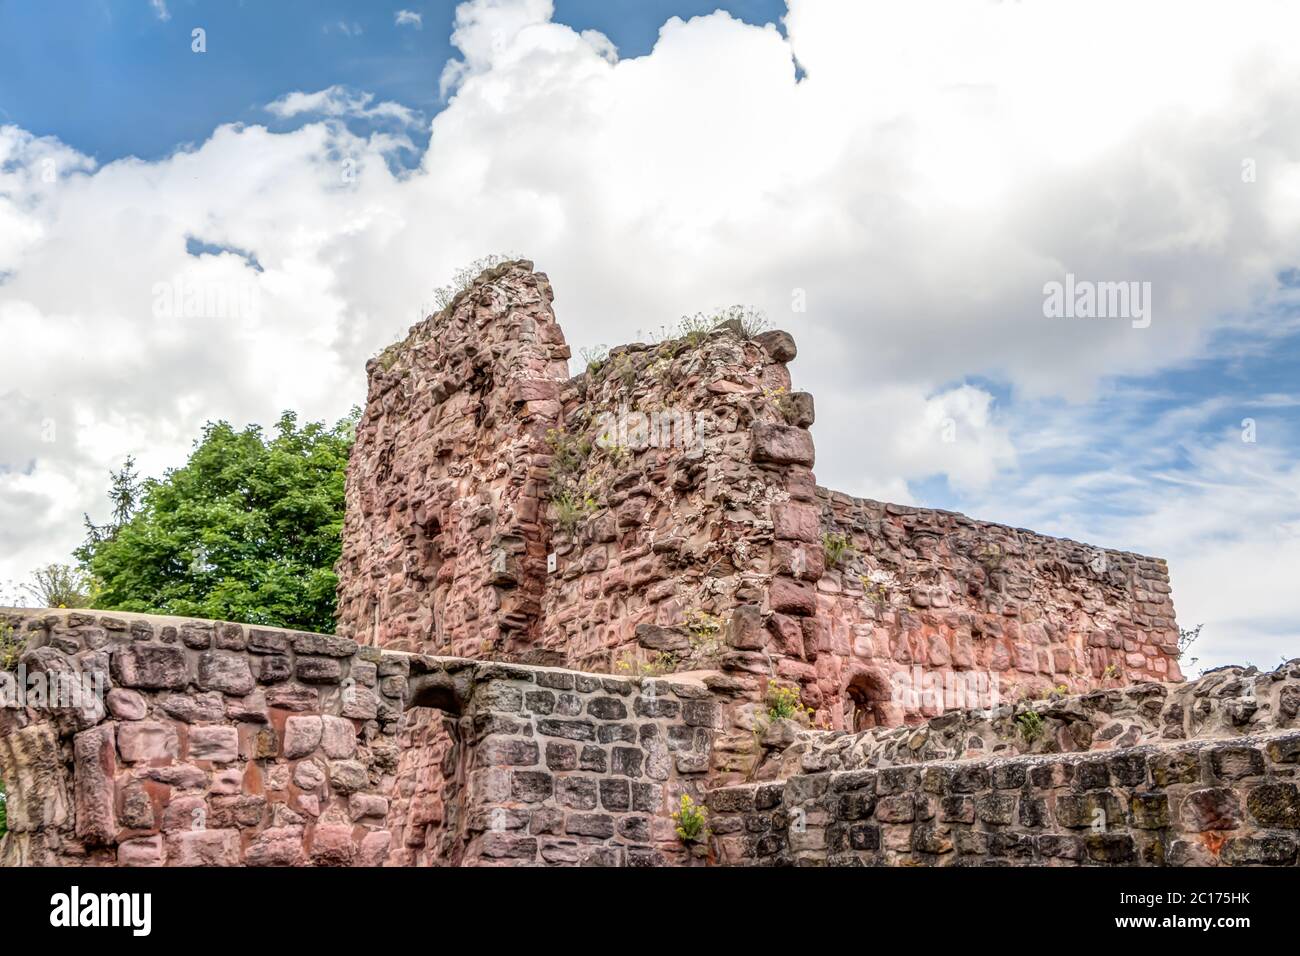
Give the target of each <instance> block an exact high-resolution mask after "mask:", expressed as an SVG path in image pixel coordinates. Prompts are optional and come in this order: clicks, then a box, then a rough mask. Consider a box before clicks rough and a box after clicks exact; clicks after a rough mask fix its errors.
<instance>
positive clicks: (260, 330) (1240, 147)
mask: <svg viewBox="0 0 1300 956" xmlns="http://www.w3.org/2000/svg"><path fill="white" fill-rule="evenodd" d="M1297 26H1300V8H1297V7H1296V5H1295V4H1293V3H1287V2H1285V0H1277V2H1274V0H1244V2H1239V3H1234V4H1230V5H1229V4H1222V3H1214V2H1199V0H1192V2H1187V0H1183V2H1149V3H1143V4H1140V5H1139V4H1131V3H1121V2H1111V0H1087V2H1078V0H1054V2H1052V3H1044V2H1029V0H1026V2H1020V3H1010V2H982V0H962V2H957V0H947V2H935V3H930V4H900V3H876V2H867V0H789V2H788V4H787V3H785V2H780V0H738V2H733V3H719V2H717V0H711V2H696V0H637V2H632V0H626V2H610V0H603V2H598V0H571V2H565V0H556V2H554V3H552V2H550V0H471V2H466V3H462V4H459V5H456V4H453V3H449V2H444V3H433V2H430V3H402V4H393V5H384V4H382V3H374V2H367V3H345V2H340V0H322V2H306V0H282V2H278V3H275V4H262V3H251V2H244V3H231V2H215V0H213V2H208V0H153V2H150V0H138V2H125V0H124V2H119V3H107V2H85V0H67V2H63V3H60V4H30V3H21V4H20V3H13V2H10V0H0V582H6V581H10V582H14V581H21V580H23V579H25V578H26V577H27V576H28V574H29V573H30V571H31V570H32V569H34V568H36V567H38V566H41V565H43V564H47V563H49V562H52V561H67V560H69V555H70V552H71V550H72V549H73V548H74V547H75V546H76V545H77V544H79V543H80V541H81V540H82V538H83V528H82V515H83V513H84V512H89V513H90V515H91V517H92V518H94V519H95V520H100V521H102V520H103V519H104V518H105V517H106V516H107V511H108V503H107V499H106V497H105V492H106V490H107V483H108V475H109V471H110V470H111V469H113V468H115V467H117V466H118V465H119V464H120V463H121V461H122V460H123V459H124V458H125V457H126V456H127V455H134V456H135V457H136V459H137V462H138V467H139V468H140V470H141V471H142V472H143V473H144V474H148V475H155V476H157V475H161V474H162V473H163V471H164V469H166V468H168V467H175V466H179V465H181V464H183V463H184V461H185V458H186V455H187V452H188V450H189V449H190V447H191V443H192V442H193V440H194V439H195V437H197V435H198V434H199V433H200V430H201V428H202V425H203V423H204V422H206V421H208V420H217V419H224V420H227V421H230V422H231V423H232V424H235V425H236V426H242V425H244V424H247V423H250V422H258V423H263V424H267V425H269V424H271V423H273V422H274V421H275V420H276V419H277V418H278V417H279V413H280V411H282V410H284V409H293V410H295V411H297V412H298V413H299V414H300V416H302V417H304V418H308V419H326V420H335V419H337V418H339V417H341V416H342V415H343V414H345V413H346V412H347V411H348V409H349V408H350V407H351V406H352V405H354V404H359V403H361V402H363V401H364V398H365V375H364V364H365V361H366V359H367V358H368V357H369V356H371V355H373V354H375V353H376V352H378V351H379V350H380V349H382V348H383V347H384V346H385V345H387V344H388V343H390V342H392V341H394V340H396V339H397V338H399V337H400V336H401V335H402V334H403V333H404V331H405V329H406V328H407V327H408V326H409V325H411V324H412V323H413V322H415V321H417V320H418V319H419V318H420V316H421V315H422V313H423V312H424V311H425V310H426V307H427V306H428V304H429V303H430V302H431V300H432V290H433V289H434V288H435V287H437V286H439V285H441V284H443V283H445V282H447V281H448V279H449V277H450V276H451V275H452V273H453V272H454V271H455V270H456V269H457V268H459V267H461V266H463V265H465V264H466V263H468V262H470V261H472V260H474V259H477V258H479V257H481V256H484V255H487V254H492V253H504V254H518V255H524V256H527V257H528V258H531V259H533V260H534V261H535V262H536V263H537V265H538V267H539V268H541V269H543V270H545V271H546V272H547V273H548V274H549V275H550V277H551V279H552V282H553V284H554V287H555V289H556V301H555V308H556V312H557V315H558V317H559V319H560V321H561V323H562V325H563V327H564V329H565V332H566V335H567V337H568V339H569V341H570V343H571V345H572V346H573V347H574V352H575V354H577V353H578V351H579V349H580V348H582V347H583V346H591V345H596V344H601V343H603V344H616V343H619V342H624V341H632V340H635V339H637V338H638V337H642V336H643V334H644V333H643V332H642V330H649V329H658V328H660V327H662V326H665V325H671V324H673V323H674V322H675V321H676V319H677V318H678V317H679V316H681V315H683V314H692V313H695V312H697V311H701V310H708V309H711V308H715V307H721V306H726V305H730V304H733V303H744V304H748V305H752V306H755V307H758V308H761V309H763V310H764V311H765V312H766V313H767V314H768V316H769V317H770V318H771V319H772V322H773V324H774V325H776V326H778V327H782V328H785V329H787V330H788V331H790V332H791V333H792V334H793V335H794V337H795V339H796V341H797V342H798V344H799V356H798V358H797V359H796V360H795V362H794V363H793V365H792V372H793V375H794V380H795V385H796V387H799V388H804V389H807V390H809V391H812V392H813V393H814V395H815V397H816V401H817V414H818V420H817V423H816V425H815V426H814V428H813V433H814V437H815V439H816V442H817V458H818V461H817V468H816V471H817V476H818V480H819V481H820V482H821V483H822V484H824V485H828V486H830V487H834V488H837V489H840V490H843V491H846V492H849V493H852V494H857V495H863V496H869V497H875V498H883V499H885V500H891V501H897V502H903V503H910V504H917V505H923V506H928V507H941V508H950V509H954V510H960V511H963V512H966V513H968V514H972V515H974V516H976V517H980V518H984V519H988V520H993V521H1001V522H1006V523H1008V524H1012V525H1015V526H1017V527H1027V528H1033V529H1035V530H1037V531H1040V532H1043V533H1048V534H1056V535H1062V536H1066V537H1070V538H1075V539H1078V540H1083V541H1088V542H1091V543H1094V544H1098V545H1102V546H1106V547H1115V548H1122V549H1125V550H1132V551H1137V552H1139V553H1143V554H1153V555H1158V556H1160V557H1164V558H1166V559H1167V560H1168V561H1169V564H1170V569H1171V576H1172V584H1173V588H1174V602H1175V606H1176V608H1177V610H1178V615H1179V622H1180V624H1181V625H1183V626H1185V627H1190V626H1194V625H1198V624H1200V625H1203V630H1202V632H1201V637H1200V638H1199V640H1198V642H1197V644H1196V645H1195V646H1194V647H1193V649H1192V650H1191V651H1190V654H1191V656H1192V657H1195V658H1197V663H1196V664H1195V665H1193V667H1192V668H1191V670H1192V671H1193V672H1195V671H1196V670H1198V669H1200V668H1203V667H1207V666H1217V665H1219V664H1225V663H1232V662H1242V661H1246V662H1250V663H1254V664H1257V665H1260V666H1266V667H1268V666H1272V665H1273V664H1275V663H1277V662H1278V660H1279V659H1280V658H1283V657H1294V656H1297V655H1300V624H1298V623H1297V622H1300V587H1297V585H1296V583H1295V580H1294V579H1295V577H1296V571H1297V569H1300V463H1298V460H1297V459H1298V455H1297V452H1300V387H1298V386H1297V377H1298V376H1297V372H1298V371H1300V349H1297V345H1298V344H1300V98H1297V96H1296V94H1295V91H1296V90H1297V89H1300V47H1297V45H1296V44H1295V43H1294V40H1293V38H1294V37H1295V36H1296V35H1297V30H1296V28H1297ZM1067 289H1068V290H1069V294H1068V295H1067V294H1065V292H1064V291H1063V290H1067ZM1093 292H1096V293H1097V296H1096V299H1095V302H1096V303H1098V304H1097V306H1096V307H1094V308H1093V309H1092V310H1091V313H1092V314H1089V309H1088V308H1087V301H1088V299H1089V298H1091V296H1092V293H1093ZM1121 292H1122V293H1123V294H1124V295H1123V297H1122V298H1121ZM1067 299H1068V303H1069V307H1066V306H1064V305H1063V304H1062V303H1064V302H1065V301H1066V300H1067ZM190 301H199V302H200V306H199V307H198V308H197V309H186V308H185V304H186V303H188V302H190ZM1054 303H1055V304H1054ZM639 333H640V334H639Z"/></svg>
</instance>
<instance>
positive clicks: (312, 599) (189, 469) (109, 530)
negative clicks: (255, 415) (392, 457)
mask: <svg viewBox="0 0 1300 956" xmlns="http://www.w3.org/2000/svg"><path fill="white" fill-rule="evenodd" d="M359 416H360V410H359V409H355V408H354V409H353V411H352V414H351V415H349V416H348V417H346V418H344V419H343V420H341V421H340V422H338V423H337V424H336V425H334V426H333V427H328V426H326V425H325V424H324V423H323V422H312V423H310V424H308V425H305V426H303V427H301V428H300V427H298V423H297V416H295V415H294V414H293V413H292V412H285V413H284V414H283V415H282V416H281V417H280V421H279V422H278V423H277V424H276V434H275V435H274V437H270V438H267V437H265V436H264V435H263V434H262V429H261V427H260V426H256V425H254V426H250V427H248V428H246V429H244V430H243V431H240V432H237V431H235V430H234V429H233V428H231V427H230V425H229V424H227V423H226V422H209V423H208V424H207V425H206V426H205V427H204V430H203V437H202V438H201V439H200V440H199V441H198V442H196V443H195V448H194V451H193V452H192V453H191V455H190V459H189V462H188V463H187V464H186V465H185V467H183V468H177V469H171V470H169V471H168V472H167V473H166V474H165V475H164V476H163V477H162V478H161V479H147V480H146V481H144V482H143V484H141V485H140V486H139V489H138V491H132V492H131V493H130V495H129V496H128V494H127V493H126V491H127V490H129V489H130V480H133V478H132V479H130V480H128V479H126V478H125V477H124V476H127V475H130V474H131V465H132V462H131V461H130V460H129V459H128V462H127V467H126V468H124V469H123V471H122V472H119V473H118V474H117V475H115V476H114V485H113V490H112V491H111V492H110V499H111V500H112V501H113V505H114V524H112V525H108V526H106V527H96V526H94V525H92V524H91V523H90V522H89V520H88V521H87V525H88V528H89V529H90V533H89V535H88V537H87V540H86V543H85V544H84V545H82V547H81V548H80V549H78V551H77V558H78V559H79V560H80V561H81V564H82V566H83V567H84V568H85V569H86V570H87V571H88V572H89V573H90V574H91V575H92V577H93V578H94V582H95V591H94V605H93V606H94V607H96V608H100V609H103V610H117V611H136V612H139V613H154V614H176V615H184V616H188V617H206V618H216V619H220V620H230V621H242V622H246V623H249V624H267V625H272V626H278V627H294V628H302V629H305V630H313V631H324V632H329V631H332V630H333V629H334V607H335V593H334V589H335V585H336V584H337V583H338V579H337V578H336V577H335V575H334V563H335V561H337V560H338V557H339V551H340V548H341V544H342V530H343V479H344V470H345V468H346V466H347V459H348V451H349V450H350V448H351V446H352V441H353V438H354V436H355V432H356V423H357V420H358V418H359ZM124 486H125V488H124Z"/></svg>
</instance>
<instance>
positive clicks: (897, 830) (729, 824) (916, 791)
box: [710, 732, 1300, 866]
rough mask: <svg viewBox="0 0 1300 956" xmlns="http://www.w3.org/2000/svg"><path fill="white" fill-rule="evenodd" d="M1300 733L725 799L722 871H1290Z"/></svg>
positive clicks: (859, 776) (776, 786)
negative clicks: (1262, 866) (848, 868)
mask: <svg viewBox="0 0 1300 956" xmlns="http://www.w3.org/2000/svg"><path fill="white" fill-rule="evenodd" d="M1298 760H1300V732H1287V733H1282V734H1275V735H1271V736H1264V737H1249V738H1243V739H1241V740H1238V741H1193V742H1190V743H1183V744H1178V745H1166V746H1143V747H1133V748H1128V749H1124V750H1119V751H1115V752H1111V753H1084V754H1055V755H1050V756H1045V757H1011V758H1005V759H998V758H995V759H986V760H974V761H967V762H962V763H935V764H920V765H917V766H906V767H892V768H884V769H879V770H856V771H835V772H830V773H819V774H806V775H800V776H796V777H792V778H790V779H788V780H784V781H780V782H776V783H768V784H748V785H742V786H733V787H727V788H722V789H719V790H715V791H713V793H712V794H711V796H710V806H711V807H712V808H713V811H714V817H713V823H712V827H713V831H714V833H715V835H716V837H717V840H718V851H717V852H718V854H719V859H720V861H721V862H722V864H723V865H731V866H736V865H759V866H763V865H778V866H780V865H831V866H863V865H866V866H881V865H883V866H962V865H979V866H989V865H1013V866H1078V865H1089V864H1092V865H1101V864H1105V865H1121V866H1123V865H1134V866H1137V865H1140V866H1216V865H1227V866H1243V865H1251V864H1266V865H1271V866H1290V865H1294V864H1295V863H1296V862H1297V846H1298V845H1300V844H1298V841H1297V837H1298V836H1300V790H1298V788H1297V785H1296V783H1295V774H1296V764H1297V761H1298Z"/></svg>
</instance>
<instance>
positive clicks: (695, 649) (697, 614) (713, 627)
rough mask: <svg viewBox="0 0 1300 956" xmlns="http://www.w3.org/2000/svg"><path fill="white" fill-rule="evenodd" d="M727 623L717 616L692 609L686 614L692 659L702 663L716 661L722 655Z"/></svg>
mask: <svg viewBox="0 0 1300 956" xmlns="http://www.w3.org/2000/svg"><path fill="white" fill-rule="evenodd" d="M724 625H725V622H724V621H723V620H722V618H720V617H718V616H717V615H716V614H710V613H709V612H708V611H702V610H700V609H699V608H692V609H691V610H690V611H687V612H686V624H685V626H686V633H687V637H688V639H689V640H690V642H691V658H692V659H693V660H696V661H700V662H709V661H713V660H716V659H717V658H718V656H719V655H720V654H721V653H722V629H723V627H724Z"/></svg>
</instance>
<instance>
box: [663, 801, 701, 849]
mask: <svg viewBox="0 0 1300 956" xmlns="http://www.w3.org/2000/svg"><path fill="white" fill-rule="evenodd" d="M671 816H672V818H673V823H675V824H676V825H677V836H678V838H679V839H680V840H681V841H682V842H683V843H700V842H702V841H703V840H706V839H707V838H708V836H709V830H708V820H709V811H708V810H707V809H706V808H705V807H702V806H700V805H699V804H697V803H696V802H695V801H694V800H692V799H691V797H690V794H687V793H683V794H682V798H681V800H679V801H678V803H677V809H676V810H674V811H673V812H672V814H671Z"/></svg>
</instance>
